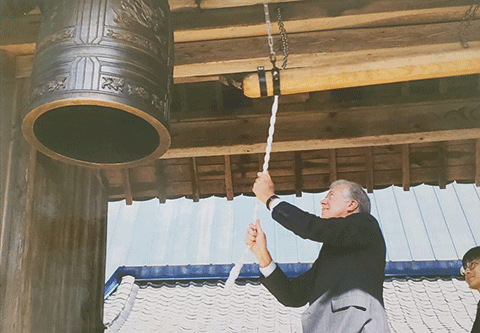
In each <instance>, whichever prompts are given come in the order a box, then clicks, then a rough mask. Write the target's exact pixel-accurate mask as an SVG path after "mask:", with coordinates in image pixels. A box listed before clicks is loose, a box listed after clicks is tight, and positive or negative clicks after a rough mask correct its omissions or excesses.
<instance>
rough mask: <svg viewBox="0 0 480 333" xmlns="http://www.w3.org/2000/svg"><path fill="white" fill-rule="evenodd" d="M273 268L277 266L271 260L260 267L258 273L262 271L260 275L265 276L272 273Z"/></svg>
mask: <svg viewBox="0 0 480 333" xmlns="http://www.w3.org/2000/svg"><path fill="white" fill-rule="evenodd" d="M275 268H277V264H275V262H274V261H273V260H272V262H271V263H269V264H268V266H265V267H260V273H262V275H263V276H264V277H266V278H267V277H269V276H270V274H272V273H273V271H274V270H275Z"/></svg>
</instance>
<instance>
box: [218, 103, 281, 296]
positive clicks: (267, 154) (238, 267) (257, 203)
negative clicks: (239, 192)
mask: <svg viewBox="0 0 480 333" xmlns="http://www.w3.org/2000/svg"><path fill="white" fill-rule="evenodd" d="M277 110H278V95H275V96H273V104H272V115H271V116H270V127H269V129H268V138H267V147H266V148H265V157H264V159H263V171H262V172H263V173H266V172H267V171H268V163H269V162H270V152H271V151H272V142H273V134H274V133H275V122H276V119H277ZM259 206H260V200H258V199H257V200H255V208H254V212H253V223H255V221H256V220H257V218H258V217H257V216H258V208H259ZM249 250H250V247H249V246H247V248H246V249H245V251H243V254H242V257H241V258H240V260H239V261H238V262H237V263H236V264H235V265H234V266H233V268H232V270H231V271H230V274H229V275H228V279H227V281H226V282H225V287H224V290H225V291H226V292H230V290H231V289H232V287H233V284H234V283H235V280H236V279H237V278H238V276H239V275H240V271H241V270H242V267H243V264H244V263H245V257H246V256H247V254H248V251H249Z"/></svg>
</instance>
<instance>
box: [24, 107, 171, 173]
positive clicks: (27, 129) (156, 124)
mask: <svg viewBox="0 0 480 333" xmlns="http://www.w3.org/2000/svg"><path fill="white" fill-rule="evenodd" d="M77 105H78V106H81V105H92V106H102V107H111V108H114V109H117V110H120V111H124V112H127V113H130V114H133V115H135V116H137V117H139V118H142V119H143V120H144V121H146V122H147V123H148V124H149V125H150V126H152V127H153V128H154V129H155V130H156V132H157V134H158V136H159V145H158V146H157V148H156V149H155V150H154V151H153V152H152V153H150V154H149V155H147V156H145V157H142V158H140V159H137V160H133V161H127V162H115V163H98V162H89V161H84V160H79V159H76V158H72V157H69V156H65V155H63V154H60V153H57V152H54V151H52V150H51V149H49V148H47V147H46V146H45V145H44V144H43V143H42V142H41V141H40V140H38V139H37V137H36V136H35V134H34V124H35V121H36V120H37V119H38V118H39V117H40V116H41V115H42V114H44V113H47V112H48V111H51V110H54V109H57V108H58V107H65V106H77ZM22 133H23V135H24V137H25V139H26V140H27V141H28V142H29V143H30V144H31V145H32V146H33V147H34V148H35V149H37V150H38V151H39V152H41V153H43V154H44V155H47V156H49V157H51V158H53V159H55V160H58V161H60V162H65V163H67V164H74V165H77V166H82V167H87V168H92V169H130V168H134V167H138V166H142V165H146V164H149V163H151V162H154V161H156V160H158V159H159V158H160V157H161V156H162V155H163V154H165V152H166V151H167V150H168V149H169V148H170V145H171V136H170V133H169V131H168V128H167V127H166V126H165V125H164V124H163V123H162V122H161V121H159V120H158V119H156V118H155V117H153V116H152V115H150V114H148V113H147V112H145V111H142V110H140V109H138V108H136V107H133V106H130V105H127V104H123V103H119V102H115V101H104V100H97V99H85V98H64V99H57V100H54V101H50V102H46V103H43V104H42V105H39V106H36V107H32V108H30V109H29V111H28V112H27V114H26V115H25V116H24V117H23V120H22Z"/></svg>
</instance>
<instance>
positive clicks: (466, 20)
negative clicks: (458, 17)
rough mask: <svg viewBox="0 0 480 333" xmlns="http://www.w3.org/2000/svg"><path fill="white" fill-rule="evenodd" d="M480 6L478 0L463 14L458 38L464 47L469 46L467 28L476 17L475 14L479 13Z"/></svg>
mask: <svg viewBox="0 0 480 333" xmlns="http://www.w3.org/2000/svg"><path fill="white" fill-rule="evenodd" d="M479 8H480V3H479V2H478V1H476V2H474V3H472V4H471V5H470V7H469V8H468V9H467V10H466V11H465V14H464V15H463V18H462V23H461V25H460V29H459V34H458V38H459V41H460V45H461V46H462V47H463V48H464V49H468V47H469V46H468V43H467V36H466V35H467V28H468V27H469V26H470V25H471V24H472V21H473V20H474V19H475V14H476V13H477V11H478V9H479Z"/></svg>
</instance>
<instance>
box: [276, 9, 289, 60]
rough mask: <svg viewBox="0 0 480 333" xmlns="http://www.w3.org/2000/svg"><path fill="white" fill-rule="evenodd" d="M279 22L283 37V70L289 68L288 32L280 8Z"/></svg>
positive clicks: (278, 13) (278, 12)
mask: <svg viewBox="0 0 480 333" xmlns="http://www.w3.org/2000/svg"><path fill="white" fill-rule="evenodd" d="M277 20H278V30H280V36H281V37H282V50H283V64H282V69H285V68H286V67H287V61H288V36H287V30H286V29H285V25H284V24H283V21H282V13H281V11H280V7H278V8H277Z"/></svg>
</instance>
